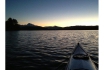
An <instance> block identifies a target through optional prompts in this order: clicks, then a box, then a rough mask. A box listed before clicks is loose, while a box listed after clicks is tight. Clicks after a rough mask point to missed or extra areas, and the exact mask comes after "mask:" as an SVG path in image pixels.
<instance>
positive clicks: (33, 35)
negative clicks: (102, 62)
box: [6, 30, 98, 70]
mask: <svg viewBox="0 0 104 70" xmlns="http://www.w3.org/2000/svg"><path fill="white" fill-rule="evenodd" d="M78 42H80V43H81V45H82V47H83V48H84V49H85V50H86V51H87V52H88V53H89V54H90V55H91V56H92V59H93V60H94V61H96V62H98V31H97V30H90V31H88V30H56V31H54V30H51V31H48V30H47V31H11V32H10V31H6V70H25V69H26V70H56V68H57V67H58V66H60V65H62V66H63V67H65V66H66V64H67V62H68V60H69V58H70V54H71V52H72V51H73V49H74V47H75V45H76V44H77V43H78ZM62 66H61V67H62Z"/></svg>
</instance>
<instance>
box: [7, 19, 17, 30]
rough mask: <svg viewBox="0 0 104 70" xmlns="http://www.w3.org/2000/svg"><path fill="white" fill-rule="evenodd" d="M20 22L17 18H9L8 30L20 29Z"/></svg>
mask: <svg viewBox="0 0 104 70" xmlns="http://www.w3.org/2000/svg"><path fill="white" fill-rule="evenodd" d="M18 29H19V24H18V21H17V20H16V19H12V18H8V20H7V21H6V30H18Z"/></svg>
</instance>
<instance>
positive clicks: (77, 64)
mask: <svg viewBox="0 0 104 70" xmlns="http://www.w3.org/2000/svg"><path fill="white" fill-rule="evenodd" d="M66 70H97V67H96V66H95V64H94V63H93V61H92V60H91V58H90V57H89V55H88V54H87V53H86V52H85V50H84V49H83V48H82V47H81V45H80V44H79V43H78V44H77V46H76V47H75V49H74V51H73V52H72V54H71V57H70V60H69V62H68V64H67V67H66Z"/></svg>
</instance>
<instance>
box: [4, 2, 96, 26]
mask: <svg viewBox="0 0 104 70" xmlns="http://www.w3.org/2000/svg"><path fill="white" fill-rule="evenodd" d="M9 17H11V18H15V19H17V20H18V22H19V24H21V25H24V24H27V23H32V24H34V25H39V26H54V25H56V26H61V27H64V26H74V25H98V0H6V20H7V19H8V18H9Z"/></svg>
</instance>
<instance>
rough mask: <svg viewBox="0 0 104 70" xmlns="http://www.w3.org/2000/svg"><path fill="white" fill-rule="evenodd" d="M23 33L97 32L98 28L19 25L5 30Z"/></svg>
mask: <svg viewBox="0 0 104 70" xmlns="http://www.w3.org/2000/svg"><path fill="white" fill-rule="evenodd" d="M21 30H22V31H24V30H29V31H31V30H99V26H70V27H58V26H53V27H41V26H27V25H19V26H18V27H14V28H9V29H8V28H6V31H21Z"/></svg>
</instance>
